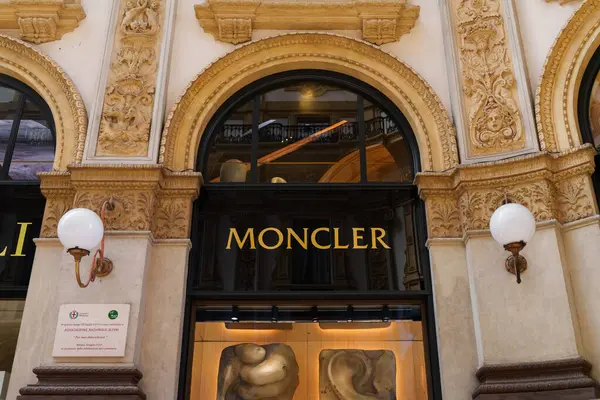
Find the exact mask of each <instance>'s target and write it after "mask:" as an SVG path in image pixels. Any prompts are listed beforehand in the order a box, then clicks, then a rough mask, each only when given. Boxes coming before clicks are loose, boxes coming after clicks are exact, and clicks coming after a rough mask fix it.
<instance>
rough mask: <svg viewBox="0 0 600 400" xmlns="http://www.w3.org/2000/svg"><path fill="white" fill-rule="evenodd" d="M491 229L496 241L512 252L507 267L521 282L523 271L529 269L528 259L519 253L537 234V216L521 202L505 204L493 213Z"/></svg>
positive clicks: (506, 263) (518, 281)
mask: <svg viewBox="0 0 600 400" xmlns="http://www.w3.org/2000/svg"><path fill="white" fill-rule="evenodd" d="M490 231H491V233H492V236H493V237H494V239H495V240H496V242H498V243H500V244H501V245H502V246H504V249H505V250H506V251H510V252H511V253H512V255H511V256H509V257H508V258H507V259H506V262H505V267H506V269H507V271H508V272H510V273H511V274H515V275H516V276H517V283H521V273H522V272H523V271H525V270H526V269H527V260H526V259H525V257H523V256H521V255H519V253H520V252H521V250H523V248H524V247H525V246H526V245H527V243H529V241H530V240H531V239H532V238H533V235H534V234H535V217H534V216H533V214H532V213H531V211H529V209H527V207H524V206H522V205H520V204H515V203H509V204H504V205H502V206H500V207H499V208H498V209H497V210H496V211H494V214H492V218H491V219H490Z"/></svg>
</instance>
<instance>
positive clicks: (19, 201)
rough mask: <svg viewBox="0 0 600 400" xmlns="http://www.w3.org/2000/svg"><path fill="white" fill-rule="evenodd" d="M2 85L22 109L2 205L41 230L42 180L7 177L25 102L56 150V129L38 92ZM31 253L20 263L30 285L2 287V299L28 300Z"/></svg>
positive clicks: (3, 175)
mask: <svg viewBox="0 0 600 400" xmlns="http://www.w3.org/2000/svg"><path fill="white" fill-rule="evenodd" d="M0 85H2V86H5V87H7V88H10V89H12V90H14V91H16V92H17V93H19V100H18V101H19V107H20V109H19V110H17V114H16V115H15V119H14V120H13V125H12V128H11V136H10V138H9V141H8V143H7V150H6V152H5V159H9V158H10V160H9V162H5V160H2V166H1V167H0V197H1V198H2V199H1V201H3V202H7V203H9V204H11V206H14V210H15V212H16V213H18V214H20V215H26V216H27V217H28V218H31V219H35V220H37V222H36V227H37V226H39V227H40V228H41V222H42V218H43V214H44V208H45V203H46V199H45V197H44V196H43V195H42V192H41V190H40V182H39V180H13V179H10V177H9V176H8V173H9V170H10V164H11V162H12V156H13V151H14V148H15V146H16V142H17V136H18V131H19V127H20V123H21V118H20V117H21V116H22V112H23V108H24V106H25V101H26V100H28V101H30V102H32V103H33V104H34V105H36V106H37V107H38V108H39V110H40V112H41V114H42V116H43V117H44V119H45V120H46V122H47V123H48V128H49V129H50V132H51V134H52V138H53V140H54V146H55V148H56V127H55V122H54V117H53V115H52V111H51V109H50V107H49V106H48V104H47V103H46V101H45V100H44V99H43V98H42V97H41V96H40V95H39V94H38V93H37V92H36V91H35V90H33V89H32V88H31V87H29V86H27V85H26V84H25V83H24V82H21V81H19V80H17V79H15V78H13V77H11V76H8V75H5V74H0ZM17 117H19V118H17ZM37 210H39V215H38V213H37ZM23 222H27V221H23ZM36 230H37V229H36ZM31 235H33V237H37V236H39V231H36V232H33V231H29V232H28V236H31ZM0 237H4V235H0ZM29 244H30V243H29ZM3 246H4V245H3V243H2V242H0V247H2V248H4V247H3ZM28 250H29V251H30V254H28V255H27V257H25V258H24V259H22V261H23V262H22V263H21V264H23V265H24V267H26V268H27V272H28V274H27V284H24V281H23V282H21V283H23V284H20V285H16V286H2V285H0V299H22V300H24V299H25V298H26V297H27V290H28V288H29V279H30V276H31V269H32V266H33V251H34V250H35V248H34V247H33V246H29V249H28ZM10 251H12V249H8V250H7V256H8V253H9V252H10ZM19 261H21V260H19Z"/></svg>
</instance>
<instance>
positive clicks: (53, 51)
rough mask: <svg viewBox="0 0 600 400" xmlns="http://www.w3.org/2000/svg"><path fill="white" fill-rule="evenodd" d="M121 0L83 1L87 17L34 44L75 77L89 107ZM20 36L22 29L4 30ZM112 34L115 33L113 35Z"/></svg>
mask: <svg viewBox="0 0 600 400" xmlns="http://www.w3.org/2000/svg"><path fill="white" fill-rule="evenodd" d="M116 1H117V0H81V5H82V6H83V9H84V11H85V13H86V18H85V19H84V20H83V21H81V23H80V24H79V26H78V27H77V28H76V29H75V30H74V31H73V32H70V33H67V34H65V35H64V36H63V37H62V38H61V39H60V40H58V41H54V42H49V43H43V44H39V45H33V46H34V47H35V48H37V49H38V50H40V51H42V53H44V54H46V55H47V56H49V57H50V58H52V59H53V60H54V61H55V62H56V63H57V64H58V65H59V66H60V67H61V68H62V69H64V71H65V72H66V73H67V75H69V77H70V78H71V79H72V80H73V82H74V83H75V85H76V86H77V89H79V92H80V93H81V97H82V98H83V101H84V103H85V106H86V108H87V110H88V114H89V112H90V110H92V109H93V105H94V102H95V101H96V97H97V96H96V95H97V93H98V84H99V79H100V76H101V73H102V69H103V68H102V65H103V59H104V48H105V44H106V41H107V38H108V36H109V32H108V31H109V25H110V16H111V10H112V5H113V3H114V2H116ZM0 33H4V34H6V35H10V36H12V37H15V38H19V37H20V35H19V32H18V31H14V30H11V31H0ZM110 36H111V37H112V33H111V34H110Z"/></svg>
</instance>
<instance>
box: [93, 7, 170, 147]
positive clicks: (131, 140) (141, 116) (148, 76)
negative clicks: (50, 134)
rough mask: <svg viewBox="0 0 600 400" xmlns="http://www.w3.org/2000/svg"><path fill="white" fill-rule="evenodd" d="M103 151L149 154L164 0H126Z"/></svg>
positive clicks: (102, 125)
mask: <svg viewBox="0 0 600 400" xmlns="http://www.w3.org/2000/svg"><path fill="white" fill-rule="evenodd" d="M120 13H121V14H120V15H121V19H120V21H119V23H118V29H117V33H116V37H115V49H114V52H113V56H112V63H111V70H110V73H109V77H108V85H107V89H106V95H105V97H104V105H103V109H102V119H101V121H100V132H99V134H98V145H97V148H96V155H97V156H145V155H147V153H148V142H149V138H150V127H151V124H152V113H153V107H154V96H155V87H156V74H157V71H158V62H159V54H160V44H161V35H160V33H161V31H162V29H161V21H162V18H163V14H164V0H138V1H136V2H133V1H126V0H122V1H121V9H120Z"/></svg>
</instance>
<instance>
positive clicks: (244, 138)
mask: <svg viewBox="0 0 600 400" xmlns="http://www.w3.org/2000/svg"><path fill="white" fill-rule="evenodd" d="M254 130H256V132H257V133H256V135H254ZM254 138H255V142H256V143H253V139H254ZM403 139H404V138H403V135H402V132H401V130H400V129H399V126H398V124H397V123H396V122H395V121H394V119H393V118H392V117H390V116H389V115H387V114H386V113H385V111H383V109H382V108H381V107H379V106H378V105H376V104H375V103H374V102H371V101H369V100H367V99H364V98H363V97H361V96H360V95H358V94H357V93H355V92H354V91H352V90H348V89H344V88H342V87H339V86H336V85H333V84H322V83H318V82H311V81H310V80H308V81H298V82H293V83H287V84H282V85H281V87H276V88H273V89H270V90H266V91H265V92H263V93H259V94H257V95H256V96H255V97H254V99H253V100H251V101H249V102H245V103H244V104H242V105H240V106H238V107H237V108H235V109H234V110H233V111H231V112H230V113H229V115H228V116H227V117H226V118H225V119H224V121H223V123H222V124H221V125H220V126H219V127H218V132H217V133H216V134H215V135H214V137H213V139H212V140H211V143H210V150H209V154H208V157H207V160H206V170H205V176H206V177H208V180H207V181H208V182H212V183H216V182H223V183H317V182H319V183H358V182H364V181H369V182H411V181H412V179H413V168H412V164H411V160H412V157H411V155H410V151H409V149H408V146H407V145H406V142H405V141H404V140H403ZM362 147H364V148H365V150H366V151H365V153H363V152H361V150H360V149H361V148H362ZM253 160H254V163H255V164H253ZM365 164H366V167H365V168H364V169H365V170H366V176H365V177H363V176H361V165H365ZM254 175H256V179H255V178H253V176H254Z"/></svg>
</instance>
